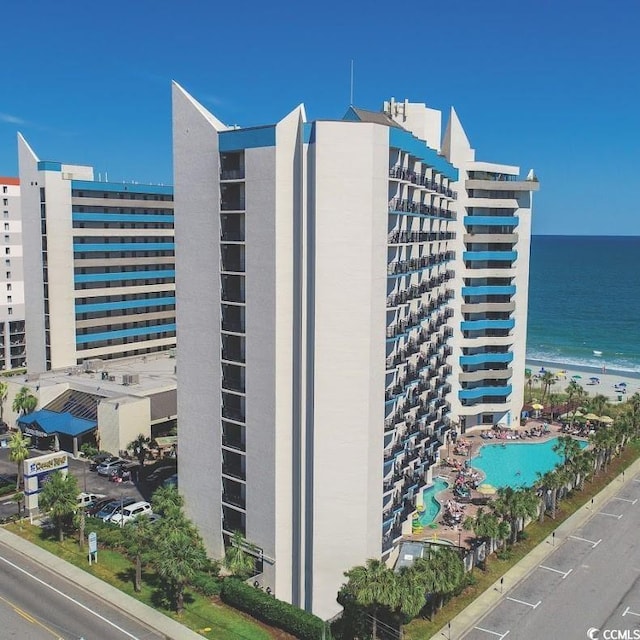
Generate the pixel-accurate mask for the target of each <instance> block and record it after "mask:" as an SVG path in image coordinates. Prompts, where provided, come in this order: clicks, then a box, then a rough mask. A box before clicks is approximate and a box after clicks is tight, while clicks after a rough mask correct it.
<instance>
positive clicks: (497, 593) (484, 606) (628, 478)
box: [432, 458, 640, 640]
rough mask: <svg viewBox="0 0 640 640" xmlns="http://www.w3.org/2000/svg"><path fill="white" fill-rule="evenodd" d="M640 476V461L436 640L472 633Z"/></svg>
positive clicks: (479, 598)
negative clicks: (505, 594)
mask: <svg viewBox="0 0 640 640" xmlns="http://www.w3.org/2000/svg"><path fill="white" fill-rule="evenodd" d="M639 472H640V458H639V459H638V460H636V461H635V462H634V463H633V464H632V465H631V466H629V467H628V468H627V469H625V471H623V472H622V473H621V474H619V475H618V476H617V477H615V478H614V479H613V480H612V481H611V482H610V483H609V484H608V485H607V486H606V487H605V488H604V489H602V491H600V493H598V494H597V495H595V496H594V497H593V500H592V502H589V503H587V504H585V505H583V506H582V507H580V509H578V510H577V511H576V512H575V513H573V514H572V515H571V516H569V517H568V518H567V519H566V520H565V521H564V522H563V523H561V524H560V525H558V527H557V528H556V529H555V531H554V532H553V533H555V536H554V535H553V534H552V535H549V536H548V537H547V538H545V539H544V540H543V541H542V542H541V543H540V544H539V545H538V546H537V547H534V548H533V549H532V550H531V551H530V552H529V553H528V554H527V555H526V556H525V557H524V558H523V559H522V560H520V562H518V563H517V564H516V565H514V566H513V567H511V569H509V571H507V572H506V573H505V574H504V576H503V577H502V578H503V579H504V584H503V585H501V583H500V580H501V579H498V580H496V581H495V582H494V583H493V584H492V585H491V586H489V587H488V588H487V589H486V590H485V591H484V592H483V593H481V594H480V595H479V596H478V597H477V598H476V599H475V600H474V601H473V602H472V603H471V604H470V605H469V606H468V607H467V608H466V609H463V610H462V611H461V612H460V613H459V614H458V615H457V616H456V617H455V618H453V620H451V622H450V625H451V626H450V627H449V625H447V626H445V627H443V628H442V629H440V630H439V631H438V632H436V633H435V634H434V635H433V636H432V638H440V637H444V638H447V639H448V640H450V638H461V637H462V636H464V635H465V634H467V633H469V631H471V629H473V627H474V626H475V625H476V623H477V622H478V621H479V620H480V619H481V618H483V617H484V616H486V615H487V614H488V613H490V612H491V611H493V609H495V608H496V607H497V606H498V604H500V602H501V601H502V596H503V593H502V591H501V586H502V588H503V589H504V588H505V586H506V589H512V588H513V587H515V586H517V585H518V584H519V583H520V582H521V581H522V580H524V579H525V578H527V577H528V576H529V575H530V574H531V573H532V572H533V571H534V570H535V568H536V567H537V566H538V565H539V564H540V563H541V562H542V561H543V560H544V559H545V558H546V557H548V556H550V555H551V554H552V553H553V552H554V551H555V549H556V547H559V546H560V545H561V544H562V543H563V542H564V541H565V540H566V539H567V538H568V537H569V536H570V535H571V534H572V533H573V532H574V531H575V530H576V529H578V528H580V527H581V526H583V525H584V524H585V523H586V522H588V521H589V520H590V519H591V518H592V517H593V516H594V515H595V512H596V510H597V509H598V508H599V507H600V506H601V505H602V504H603V503H604V502H606V501H607V500H609V499H610V498H611V496H612V495H613V494H615V493H617V492H618V491H619V490H620V489H621V488H622V487H624V486H626V485H627V484H629V483H630V482H632V481H633V478H634V476H635V475H636V474H637V473H639Z"/></svg>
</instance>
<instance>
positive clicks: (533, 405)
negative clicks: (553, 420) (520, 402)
mask: <svg viewBox="0 0 640 640" xmlns="http://www.w3.org/2000/svg"><path fill="white" fill-rule="evenodd" d="M531 408H532V409H535V410H536V411H542V409H544V405H542V404H540V403H538V402H536V404H532V405H531Z"/></svg>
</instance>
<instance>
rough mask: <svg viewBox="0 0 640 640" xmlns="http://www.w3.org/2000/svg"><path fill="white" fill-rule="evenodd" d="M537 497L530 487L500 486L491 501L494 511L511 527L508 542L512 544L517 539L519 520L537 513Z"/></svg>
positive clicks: (533, 516) (532, 516) (534, 515)
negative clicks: (496, 494)
mask: <svg viewBox="0 0 640 640" xmlns="http://www.w3.org/2000/svg"><path fill="white" fill-rule="evenodd" d="M538 507H539V504H538V498H537V497H536V495H535V493H533V492H532V491H531V490H530V489H513V488H511V487H501V488H500V489H498V497H497V499H496V500H494V502H493V508H494V510H495V513H496V514H498V515H499V516H500V517H501V518H502V519H503V520H505V521H507V522H508V523H509V525H510V527H511V537H510V540H509V542H510V543H511V544H514V543H515V542H516V540H517V539H518V531H519V525H520V520H524V519H526V518H528V517H529V518H535V517H536V515H538Z"/></svg>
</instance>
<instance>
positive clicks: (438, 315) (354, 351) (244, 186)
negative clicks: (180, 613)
mask: <svg viewBox="0 0 640 640" xmlns="http://www.w3.org/2000/svg"><path fill="white" fill-rule="evenodd" d="M173 130H174V182H175V208H176V244H177V252H176V256H177V295H178V327H179V331H178V381H179V384H178V414H179V420H180V429H179V436H178V437H179V450H180V465H181V466H180V490H181V492H182V493H183V494H184V496H185V500H186V508H187V511H188V513H189V515H190V517H192V518H193V519H194V521H195V522H196V523H197V525H198V526H199V529H200V532H201V534H202V535H203V537H204V539H205V542H206V544H207V546H208V548H209V551H210V552H211V553H212V554H213V555H215V556H218V557H219V556H221V555H222V554H223V550H224V545H225V543H228V537H229V535H230V534H232V533H233V532H234V531H236V530H239V531H241V532H242V533H243V535H245V536H246V538H247V539H248V541H249V542H250V543H251V544H253V545H256V546H257V547H258V548H259V550H260V552H259V560H260V574H259V576H258V577H257V578H256V579H258V581H259V582H260V584H261V585H262V586H263V588H265V589H266V588H270V589H271V590H272V591H273V592H274V593H275V595H276V596H277V597H279V598H281V599H283V600H287V601H289V602H292V603H294V604H296V605H298V606H301V607H304V608H306V609H308V610H311V611H313V612H314V613H316V614H318V615H320V616H321V617H323V618H329V617H331V616H333V615H335V613H337V612H338V610H339V605H338V604H337V602H336V595H337V591H338V590H339V588H340V585H341V584H342V582H343V580H344V578H343V572H344V571H345V570H347V569H349V568H350V567H352V566H354V565H357V564H360V563H363V562H365V561H366V559H367V558H370V557H378V558H379V557H387V556H388V555H389V554H390V552H391V550H392V548H393V544H394V542H395V541H396V540H398V539H399V538H400V537H401V536H402V532H403V525H404V527H405V529H406V524H407V522H408V523H409V529H410V522H411V514H412V513H413V512H414V511H415V503H416V499H417V497H418V495H419V494H420V492H421V489H422V488H423V487H424V486H425V485H426V484H427V482H428V481H429V480H430V473H429V467H430V465H431V464H433V462H434V461H435V459H436V452H437V449H438V447H439V446H440V444H441V442H442V441H443V437H444V433H445V431H446V429H447V420H446V415H447V413H448V405H447V401H446V399H445V396H446V394H447V393H448V392H449V390H450V387H449V386H448V376H449V374H450V368H449V365H448V362H447V357H448V355H449V351H448V346H447V344H446V343H447V340H448V339H449V337H450V335H451V329H450V327H448V324H447V323H448V318H449V313H448V312H447V301H448V300H449V299H450V297H451V291H450V286H449V284H448V282H449V281H450V280H451V278H452V274H453V272H452V271H451V269H450V267H449V263H450V262H451V261H452V260H453V254H452V252H451V251H450V248H449V247H450V243H451V240H452V238H453V225H454V224H455V215H454V213H453V205H454V202H455V194H454V193H453V191H452V189H451V183H452V181H453V180H454V179H455V178H456V177H457V172H456V171H455V169H454V168H453V167H452V166H451V165H450V164H449V163H447V162H446V161H445V160H444V158H442V157H441V156H439V155H438V153H437V146H438V145H435V147H428V146H427V145H426V144H425V143H424V141H421V140H419V139H418V138H416V137H414V136H412V135H411V134H410V133H409V132H408V131H406V130H404V129H402V128H401V127H398V126H396V125H394V123H393V121H392V120H391V119H390V118H388V117H387V116H384V115H383V114H373V113H371V112H364V111H361V110H356V109H351V110H350V111H349V112H348V113H347V115H346V116H345V119H344V120H343V121H317V122H314V123H308V122H306V118H305V114H304V109H303V108H302V107H298V108H297V109H295V110H293V111H292V112H291V113H290V114H289V115H288V116H286V117H285V118H284V119H283V120H282V121H280V122H279V123H277V124H276V125H271V126H265V127H256V128H253V129H236V128H227V127H226V126H225V125H223V124H222V123H221V122H220V121H218V120H217V119H216V118H215V117H214V116H213V115H211V114H210V113H208V112H207V111H206V109H204V108H203V107H202V106H201V105H199V104H198V103H197V102H196V101H195V100H194V99H193V98H192V97H191V96H189V95H188V94H187V93H186V92H185V91H184V90H183V89H181V88H180V87H179V86H178V85H174V88H173ZM425 131H428V132H429V134H430V135H431V134H432V133H433V132H436V131H437V134H438V135H439V133H440V130H439V120H438V122H436V121H435V118H434V117H433V115H431V116H430V117H429V118H428V119H427V122H426V124H425Z"/></svg>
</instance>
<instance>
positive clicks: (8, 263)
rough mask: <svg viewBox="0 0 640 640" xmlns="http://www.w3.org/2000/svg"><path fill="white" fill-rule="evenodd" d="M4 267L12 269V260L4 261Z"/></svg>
mask: <svg viewBox="0 0 640 640" xmlns="http://www.w3.org/2000/svg"><path fill="white" fill-rule="evenodd" d="M4 266H5V267H10V266H11V260H9V259H7V260H5V261H4Z"/></svg>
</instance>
